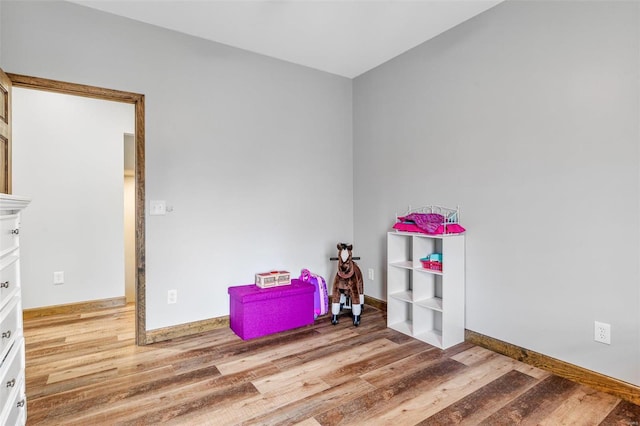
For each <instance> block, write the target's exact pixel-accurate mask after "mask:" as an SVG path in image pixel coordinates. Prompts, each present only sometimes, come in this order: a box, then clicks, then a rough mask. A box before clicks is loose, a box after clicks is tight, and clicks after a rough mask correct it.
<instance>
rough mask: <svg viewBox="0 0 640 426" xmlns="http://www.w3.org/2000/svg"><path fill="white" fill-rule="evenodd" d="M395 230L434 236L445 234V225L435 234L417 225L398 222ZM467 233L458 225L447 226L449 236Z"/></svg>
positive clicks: (440, 226) (438, 228) (437, 229)
mask: <svg viewBox="0 0 640 426" xmlns="http://www.w3.org/2000/svg"><path fill="white" fill-rule="evenodd" d="M393 229H395V230H397V231H403V232H420V233H423V234H432V235H440V234H444V225H442V224H441V225H439V226H438V227H437V228H436V229H435V231H434V232H427V231H426V230H424V229H422V228H420V227H419V226H418V225H416V224H415V223H404V222H397V223H396V224H395V225H393ZM465 231H466V229H465V228H463V227H462V226H460V225H458V224H457V223H451V224H449V225H447V234H461V233H463V232H465Z"/></svg>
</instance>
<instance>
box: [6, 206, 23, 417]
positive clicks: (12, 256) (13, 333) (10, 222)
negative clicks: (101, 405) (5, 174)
mask: <svg viewBox="0 0 640 426" xmlns="http://www.w3.org/2000/svg"><path fill="white" fill-rule="evenodd" d="M28 204H29V200H28V199H26V198H22V197H16V196H14V195H6V194H0V425H7V426H13V425H24V424H25V423H26V421H27V405H26V393H25V375H24V367H25V356H24V337H23V334H22V293H21V288H20V211H21V210H22V209H23V208H25V207H26V206H27V205H28Z"/></svg>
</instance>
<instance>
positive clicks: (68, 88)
mask: <svg viewBox="0 0 640 426" xmlns="http://www.w3.org/2000/svg"><path fill="white" fill-rule="evenodd" d="M6 74H7V75H8V76H9V79H10V80H11V83H12V84H13V87H23V88H28V89H35V90H45V91H49V92H56V93H63V94H66V95H75V96H83V97H85V98H94V99H102V100H106V101H115V102H123V103H128V104H133V105H134V106H135V144H136V147H135V150H136V154H135V157H136V158H135V187H136V201H135V203H136V218H135V233H136V343H137V344H138V345H146V344H147V343H151V342H148V341H147V330H146V323H147V321H146V312H147V309H146V263H145V220H144V215H145V133H144V126H145V105H144V95H142V94H139V93H132V92H123V91H121V90H113V89H105V88H102V87H96V86H88V85H85V84H76V83H68V82H64V81H58V80H49V79H46V78H39V77H31V76H26V75H20V74H11V73H6Z"/></svg>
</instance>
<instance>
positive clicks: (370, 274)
mask: <svg viewBox="0 0 640 426" xmlns="http://www.w3.org/2000/svg"><path fill="white" fill-rule="evenodd" d="M368 272H369V279H370V280H371V281H373V268H369V270H368Z"/></svg>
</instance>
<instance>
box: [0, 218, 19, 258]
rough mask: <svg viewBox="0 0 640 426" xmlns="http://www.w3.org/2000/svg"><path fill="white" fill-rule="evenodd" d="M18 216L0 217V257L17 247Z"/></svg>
mask: <svg viewBox="0 0 640 426" xmlns="http://www.w3.org/2000/svg"><path fill="white" fill-rule="evenodd" d="M19 218H20V216H19V215H15V214H14V215H6V216H0V255H2V254H4V252H5V251H11V250H12V249H14V248H16V247H18V232H19V227H20V221H19Z"/></svg>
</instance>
